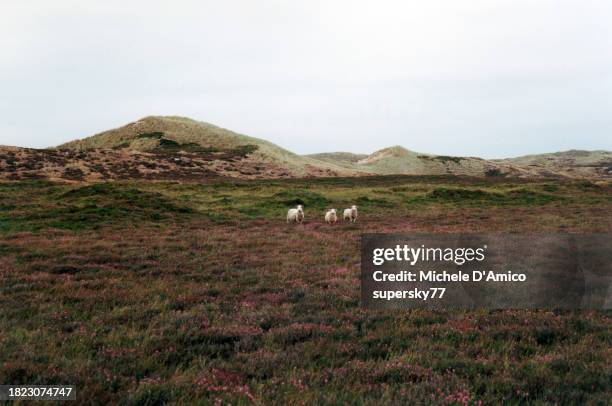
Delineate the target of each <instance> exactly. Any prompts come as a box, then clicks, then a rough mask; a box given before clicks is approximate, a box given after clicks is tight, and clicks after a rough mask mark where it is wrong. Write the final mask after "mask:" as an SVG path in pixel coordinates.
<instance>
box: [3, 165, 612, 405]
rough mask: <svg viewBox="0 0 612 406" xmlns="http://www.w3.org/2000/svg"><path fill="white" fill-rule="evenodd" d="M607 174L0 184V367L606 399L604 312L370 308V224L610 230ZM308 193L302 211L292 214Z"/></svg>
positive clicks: (153, 396)
mask: <svg viewBox="0 0 612 406" xmlns="http://www.w3.org/2000/svg"><path fill="white" fill-rule="evenodd" d="M611 190H612V189H611V188H610V185H609V184H606V183H597V184H594V183H590V184H588V185H586V184H585V183H584V182H574V181H560V180H555V181H553V180H547V181H527V180H512V179H503V178H491V179H477V180H476V179H468V178H453V177H400V176H393V177H373V178H347V179H342V178H330V179H308V180H295V179H294V180H274V181H240V182H235V181H232V182H228V181H215V183H208V184H189V183H175V182H155V183H154V182H144V181H142V182H133V183H108V184H101V185H100V186H96V187H91V186H84V185H80V184H74V185H66V184H53V183H46V182H37V181H31V182H13V183H0V309H2V312H0V383H3V384H25V383H30V384H59V383H65V384H75V385H76V386H77V394H78V400H79V402H78V403H79V404H117V403H125V404H139V405H154V404H233V405H243V404H244V405H246V404H262V405H263V404H279V405H285V404H373V405H378V404H385V403H386V404H414V403H429V404H454V405H461V404H465V405H467V404H469V405H479V404H503V403H510V404H523V403H525V404H529V403H533V404H585V403H587V404H605V403H609V399H610V398H611V396H612V393H611V392H612V391H611V390H610V388H611V381H610V377H611V376H612V369H611V365H612V351H611V350H610V348H611V346H610V342H611V339H612V322H611V319H610V314H609V312H604V311H545V310H539V311H527V310H520V309H517V310H504V311H484V310H478V311H463V310H440V311H427V310H412V311H404V312H401V311H373V310H365V309H362V308H360V307H359V293H360V292H359V289H360V286H359V266H360V264H359V261H360V253H359V241H360V240H359V238H360V235H361V234H362V233H364V232H400V233H406V232H409V233H410V232H610V231H612V216H610V213H612V200H611V199H610V196H611V193H610V192H611ZM364 196H367V197H368V199H364V198H363V197H364ZM298 199H299V200H300V201H302V202H303V203H304V206H305V212H306V219H305V222H304V224H302V225H287V224H286V221H285V218H284V216H285V215H286V207H287V205H288V204H290V203H291V202H293V201H296V200H298ZM356 201H359V202H360V203H359V210H360V211H359V219H358V221H357V222H356V223H354V224H337V225H336V226H334V227H329V226H327V227H326V226H325V225H324V223H323V215H324V213H325V209H326V208H328V207H349V205H350V204H351V203H352V202H356Z"/></svg>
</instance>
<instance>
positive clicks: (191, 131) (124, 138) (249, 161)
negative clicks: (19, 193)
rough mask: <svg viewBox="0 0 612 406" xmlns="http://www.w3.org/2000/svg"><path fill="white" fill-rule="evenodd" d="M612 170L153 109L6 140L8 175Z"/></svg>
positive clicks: (601, 164) (552, 157) (595, 154)
mask: <svg viewBox="0 0 612 406" xmlns="http://www.w3.org/2000/svg"><path fill="white" fill-rule="evenodd" d="M392 174H405V175H464V176H476V177H478V176H488V177H491V176H496V177H503V176H508V177H522V178H532V177H568V178H590V179H601V178H610V177H611V175H612V153H611V152H608V151H576V150H573V151H566V152H558V153H552V154H542V155H529V156H523V157H518V158H509V159H501V160H485V159H481V158H475V157H454V156H443V155H432V154H425V153H419V152H414V151H410V150H408V149H406V148H403V147H401V146H393V147H389V148H384V149H381V150H379V151H376V152H374V153H372V154H369V155H366V154H353V153H350V152H330V153H320V154H312V155H305V156H302V155H298V154H295V153H293V152H291V151H288V150H286V149H284V148H281V147H279V146H277V145H275V144H273V143H271V142H269V141H266V140H263V139H259V138H255V137H250V136H247V135H243V134H238V133H236V132H233V131H230V130H227V129H224V128H221V127H217V126H215V125H212V124H208V123H205V122H201V121H196V120H192V119H189V118H184V117H176V116H150V117H145V118H143V119H140V120H138V121H135V122H132V123H129V124H127V125H125V126H122V127H119V128H115V129H112V130H108V131H104V132H102V133H99V134H96V135H92V136H90V137H86V138H83V139H79V140H74V141H71V142H67V143H65V144H62V145H59V146H58V147H55V148H49V149H30V148H19V147H2V146H0V180H1V179H5V180H17V179H38V178H42V179H51V180H63V181H77V182H80V181H103V180H120V179H151V180H194V181H203V180H205V179H207V178H216V177H227V178H240V179H264V178H270V179H275V178H298V177H330V176H365V175H392Z"/></svg>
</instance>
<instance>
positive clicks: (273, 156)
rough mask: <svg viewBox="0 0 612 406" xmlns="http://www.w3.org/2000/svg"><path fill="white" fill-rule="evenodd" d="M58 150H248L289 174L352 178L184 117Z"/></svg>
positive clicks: (149, 121)
mask: <svg viewBox="0 0 612 406" xmlns="http://www.w3.org/2000/svg"><path fill="white" fill-rule="evenodd" d="M58 148H66V149H73V150H91V149H127V150H136V151H143V152H156V153H160V152H164V151H185V152H195V153H198V152H215V151H245V152H248V153H249V155H250V156H251V160H252V161H258V162H259V163H260V164H261V165H271V166H273V167H278V168H283V169H285V170H286V171H287V174H288V175H292V176H309V175H325V174H328V175H345V176H346V175H353V174H354V173H352V172H351V171H348V170H346V168H343V167H341V166H338V165H335V164H333V163H329V162H323V161H318V160H316V159H313V158H309V157H304V156H300V155H297V154H294V153H293V152H290V151H287V150H286V149H283V148H281V147H279V146H277V145H275V144H273V143H271V142H269V141H265V140H262V139H259V138H255V137H249V136H247V135H243V134H238V133H235V132H233V131H230V130H227V129H225V128H221V127H217V126H215V125H212V124H209V123H205V122H202V121H196V120H192V119H189V118H185V117H175V116H164V117H161V116H151V117H145V118H143V119H141V120H138V121H136V122H133V123H130V124H127V125H125V126H123V127H119V128H116V129H113V130H109V131H105V132H102V133H100V134H96V135H93V136H91V137H87V138H83V139H80V140H75V141H71V142H68V143H65V144H62V145H60V146H59V147H58Z"/></svg>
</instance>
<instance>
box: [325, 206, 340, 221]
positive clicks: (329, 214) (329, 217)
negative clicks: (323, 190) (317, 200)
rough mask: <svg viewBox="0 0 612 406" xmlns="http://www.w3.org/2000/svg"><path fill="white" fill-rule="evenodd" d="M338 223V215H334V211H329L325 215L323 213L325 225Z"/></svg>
mask: <svg viewBox="0 0 612 406" xmlns="http://www.w3.org/2000/svg"><path fill="white" fill-rule="evenodd" d="M336 221H338V215H337V214H336V209H329V210H327V213H325V222H326V223H327V224H336Z"/></svg>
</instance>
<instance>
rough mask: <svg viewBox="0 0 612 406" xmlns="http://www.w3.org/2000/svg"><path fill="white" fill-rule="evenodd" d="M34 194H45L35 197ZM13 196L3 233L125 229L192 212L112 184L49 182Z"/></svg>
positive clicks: (0, 225)
mask: <svg viewBox="0 0 612 406" xmlns="http://www.w3.org/2000/svg"><path fill="white" fill-rule="evenodd" d="M3 189H7V187H6V185H0V190H3ZM41 189H42V190H41ZM9 190H10V189H9ZM28 192H29V193H28ZM32 192H36V193H37V194H42V195H40V196H38V198H36V197H35V196H33V195H32ZM11 197H12V198H11V200H12V201H13V202H14V204H11V205H7V206H5V207H6V210H3V211H2V214H0V232H5V233H7V232H23V231H40V230H42V229H47V228H58V229H67V230H86V229H97V228H100V227H102V226H115V227H123V226H125V225H126V224H140V223H142V222H150V221H154V222H155V221H159V220H162V219H166V218H171V219H174V220H176V219H181V218H184V217H185V215H187V214H189V213H191V211H192V210H191V209H190V208H188V207H185V206H180V205H177V204H174V203H172V202H171V201H169V200H168V199H167V198H165V197H163V196H162V195H161V194H159V193H153V192H144V191H141V190H138V189H135V188H131V187H125V186H119V185H115V184H112V183H106V184H95V185H91V186H81V187H77V188H72V189H69V187H68V186H55V185H52V184H46V183H29V184H28V183H24V184H22V188H21V189H20V190H19V192H17V193H15V194H14V195H12V196H11ZM22 199H25V200H22ZM32 199H34V200H32ZM24 201H25V202H27V203H26V205H24V204H23V202H24Z"/></svg>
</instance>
